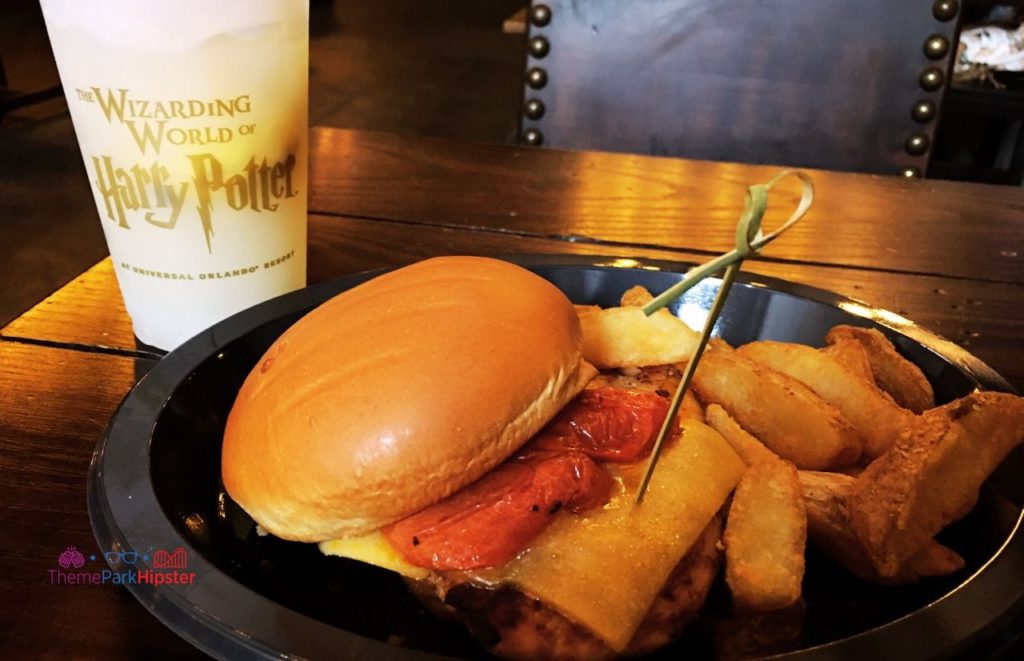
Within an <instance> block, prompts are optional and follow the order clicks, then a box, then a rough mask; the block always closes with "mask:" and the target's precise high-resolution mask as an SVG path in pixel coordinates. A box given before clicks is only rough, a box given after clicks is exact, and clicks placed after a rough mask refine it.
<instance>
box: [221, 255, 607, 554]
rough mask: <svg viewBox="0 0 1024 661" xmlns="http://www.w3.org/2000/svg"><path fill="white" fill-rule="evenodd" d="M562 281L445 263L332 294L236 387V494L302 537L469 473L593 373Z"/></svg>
mask: <svg viewBox="0 0 1024 661" xmlns="http://www.w3.org/2000/svg"><path fill="white" fill-rule="evenodd" d="M580 345H581V338H580V325H579V320H578V319H577V316H576V312H575V310H574V308H573V306H572V304H571V303H570V302H569V300H568V299H567V298H566V297H565V295H564V294H562V292H560V291H559V290H558V289H557V288H556V287H555V286H554V285H552V284H550V283H549V282H547V281H546V280H544V279H542V278H540V277H539V276H537V275H534V274H533V273H530V272H529V271H527V270H525V269H522V268H520V267H518V266H515V265H513V264H509V263H507V262H503V261H499V260H494V259H485V258H480V257H438V258H434V259H429V260H426V261H423V262H419V263H416V264H413V265H411V266H407V267H405V268H402V269H398V270H396V271H392V272H390V273H386V274H384V275H381V276H379V277H377V278H374V279H373V280H370V281H368V282H366V283H364V284H362V285H360V286H358V287H355V288H354V289H351V290H348V291H346V292H343V293H342V294H339V295H338V296H336V297H334V298H332V299H330V300H329V301H327V302H326V303H324V304H323V305H321V306H320V307H318V308H317V309H315V310H313V311H312V312H310V313H309V314H308V315H306V316H305V317H304V318H303V319H301V320H300V321H299V322H298V323H296V324H295V325H294V326H292V327H291V328H290V329H288V330H287V331H286V332H285V333H284V334H283V335H282V336H281V337H280V338H278V340H277V341H276V342H275V343H274V344H273V345H272V346H271V347H270V349H269V350H268V351H267V353H266V354H264V356H263V357H262V358H261V359H260V360H259V362H258V363H257V364H256V366H255V367H254V368H253V370H252V372H251V373H250V374H249V376H248V378H246V380H245V383H244V384H243V385H242V389H241V391H240V392H239V393H238V398H237V399H236V400H235V404H234V407H233V408H232V409H231V413H230V415H229V416H228V422H227V429H226V430H225V432H224V447H223V456H222V459H223V464H222V472H223V478H224V486H225V488H226V489H227V492H228V494H229V495H230V496H231V497H232V498H233V499H234V500H235V501H236V502H237V503H238V504H239V505H241V507H242V508H243V509H245V511H246V512H248V513H249V515H251V516H252V517H253V519H255V520H256V521H257V522H258V523H259V524H261V525H262V526H263V527H264V528H265V529H266V530H268V531H269V532H271V533H273V534H275V535H277V536H279V537H283V538H285V539H293V540H300V541H307V542H316V541H323V540H328V539H337V538H341V537H345V536H349V535H356V534H361V533H365V532H369V531H372V530H375V529H377V528H379V527H381V526H383V525H385V524H388V523H390V522H392V521H396V520H398V519H401V518H403V517H406V516H408V515H410V514H413V513H415V512H417V511H419V510H420V509H422V508H424V507H427V506H428V505H432V504H434V503H436V502H438V501H439V500H441V499H443V498H445V497H447V496H449V495H450V494H452V493H454V492H455V491H457V490H459V489H461V488H462V487H464V486H466V485H468V484H470V483H471V482H473V481H475V480H476V479H477V478H479V477H481V476H482V475H484V474H485V473H487V472H488V471H489V470H491V469H492V468H493V467H495V466H496V465H497V464H499V463H501V462H502V461H503V460H504V459H506V458H507V457H508V456H509V455H510V454H511V453H513V452H514V451H515V450H516V449H518V448H519V447H520V446H521V445H523V443H525V442H526V441H527V440H528V439H529V438H530V437H531V436H533V435H534V434H535V433H536V432H537V431H539V430H540V428H541V427H542V426H543V425H544V424H545V423H546V422H547V421H548V420H549V419H550V418H552V417H553V416H554V415H555V414H556V413H557V412H558V411H559V410H560V409H561V408H562V407H563V406H564V405H565V404H567V403H568V402H569V400H570V399H572V397H573V396H575V395H576V393H578V392H579V391H580V390H582V388H583V386H584V385H586V382H587V381H589V380H590V378H591V377H593V375H594V374H595V370H594V368H593V367H591V366H590V365H589V364H588V363H586V362H585V361H584V360H583V358H582V355H581V353H580Z"/></svg>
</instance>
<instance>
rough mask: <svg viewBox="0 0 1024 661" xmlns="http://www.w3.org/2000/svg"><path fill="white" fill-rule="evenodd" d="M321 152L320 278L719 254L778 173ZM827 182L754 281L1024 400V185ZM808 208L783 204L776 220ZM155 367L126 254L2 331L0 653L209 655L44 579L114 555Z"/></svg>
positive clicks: (403, 147) (517, 157)
mask: <svg viewBox="0 0 1024 661" xmlns="http://www.w3.org/2000/svg"><path fill="white" fill-rule="evenodd" d="M310 153H311V156H310V158H311V185H310V204H309V207H310V231H309V251H310V252H309V280H310V282H311V283H312V282H320V281H323V280H327V279H330V278H335V277H338V276H342V275H345V274H348V273H353V272H358V271H363V270H366V269H372V268H377V267H383V266H392V265H397V264H404V263H408V262H411V261H414V260H417V259H420V258H423V257H427V256H431V255H438V254H452V253H471V254H486V255H496V254H510V253H569V254H588V255H608V256H620V257H650V258H657V259H667V260H676V261H684V262H685V261H702V260H705V259H707V258H708V256H710V255H714V254H718V253H721V252H724V251H726V250H728V249H729V248H730V247H731V246H732V243H733V239H732V235H733V232H734V227H735V220H736V218H737V216H738V214H739V212H740V210H741V208H742V200H743V193H744V191H745V189H746V187H747V186H748V185H750V184H753V183H758V182H761V181H765V180H767V179H768V178H770V177H771V175H772V174H774V172H775V171H776V170H777V169H776V168H771V167H763V166H748V165H736V164H728V163H711V162H696V161H684V160H676V159H661V158H650V157H640V156H626V155H612V154H603V153H593V152H558V151H551V150H534V149H520V148H513V147H502V146H482V145H472V144H463V143H453V142H445V141H440V140H430V139H412V138H401V137H397V136H392V135H383V134H372V133H359V132H352V131H341V130H336V129H326V128H320V129H314V130H313V132H312V135H311V149H310ZM811 175H812V177H813V178H814V182H815V186H816V189H817V196H816V202H815V204H814V207H813V209H812V211H811V212H810V214H809V216H808V218H807V219H806V220H804V221H803V222H802V223H801V224H799V225H798V226H797V227H795V228H794V229H793V230H792V231H790V232H789V233H787V234H786V235H785V236H784V237H783V238H782V239H780V240H779V241H777V242H776V243H774V244H772V245H771V246H770V247H769V248H768V250H767V255H765V256H764V257H763V258H761V259H758V260H757V261H753V262H748V264H747V266H746V270H749V271H752V272H756V273H761V274H765V275H770V276H776V277H780V278H785V279H788V280H792V281H796V282H801V283H805V284H810V285H814V286H817V287H821V288H825V289H831V290H834V291H836V292H839V293H841V294H844V295H847V296H850V297H853V298H857V299H861V300H863V301H866V302H868V303H871V304H873V305H877V306H881V307H883V308H887V309H889V310H891V311H894V312H897V313H899V314H900V315H903V316H905V317H908V318H910V319H913V320H915V321H916V322H918V323H920V324H921V325H923V326H924V327H926V328H928V329H930V330H932V331H934V332H936V333H938V334H940V335H943V336H945V337H946V338H948V339H950V340H952V341H954V342H957V343H959V344H961V345H964V346H966V347H967V348H968V349H969V350H970V351H972V352H973V353H975V354H976V355H977V356H979V357H980V358H981V359H983V360H984V361H986V362H987V363H989V365H991V366H992V367H994V368H995V369H997V370H998V371H999V372H1001V373H1002V374H1003V376H1005V377H1006V378H1007V379H1008V380H1009V381H1010V382H1011V383H1013V384H1014V385H1015V387H1016V388H1018V389H1022V390H1024V348H1022V343H1021V339H1022V338H1024V313H1022V310H1024V191H1021V190H1018V189H1013V188H1002V187H993V186H980V185H973V184H961V183H952V182H940V181H919V180H906V179H901V178H895V177H874V176H864V175H851V174H838V173H832V172H812V173H811ZM796 198H797V195H796V190H795V188H783V189H782V190H781V191H780V192H779V193H778V194H777V195H776V194H773V199H776V200H777V205H778V208H777V209H776V210H775V211H773V212H771V213H770V214H769V216H768V221H767V222H766V227H770V226H772V221H773V220H775V221H776V222H777V221H778V219H779V218H780V214H782V213H788V210H789V209H790V208H791V207H792V205H793V204H794V203H795V200H796ZM82 203H88V201H82ZM43 220H45V219H40V221H43ZM158 359H159V354H157V353H154V352H152V351H148V350H144V349H140V348H138V347H137V345H136V342H135V340H134V338H133V336H132V332H131V326H130V322H129V319H128V317H127V316H126V314H125V311H124V308H123V307H122V305H121V298H120V293H119V291H118V289H117V285H116V282H115V280H114V275H113V271H112V268H111V264H110V261H109V260H104V261H102V262H100V263H99V264H97V265H95V266H94V267H93V268H91V269H89V270H88V271H86V272H85V273H83V274H82V275H81V276H80V277H79V278H77V279H76V280H74V281H73V282H71V283H69V284H68V285H66V286H65V287H63V288H61V289H60V290H58V291H57V292H55V293H54V294H53V295H51V296H50V297H49V298H47V299H46V300H44V301H42V302H40V303H39V304H38V305H36V306H35V307H34V308H32V309H31V310H29V311H28V312H26V313H25V314H23V315H22V316H21V317H19V318H18V319H15V320H14V321H13V322H11V323H10V324H9V325H8V326H6V327H5V328H3V329H2V331H0V493H2V494H3V495H2V498H0V532H2V534H3V538H4V541H3V544H2V547H0V548H2V562H3V568H4V569H3V577H2V580H0V622H2V623H3V624H2V626H0V654H2V655H3V656H4V657H6V658H25V657H38V656H40V655H42V656H44V657H52V658H72V657H76V658H77V657H82V658H129V657H145V658H155V657H175V658H180V657H188V656H198V652H196V651H195V650H193V649H192V648H191V647H190V646H189V645H188V644H186V643H184V642H183V641H181V640H180V639H178V638H177V637H176V636H175V635H174V634H172V633H171V632H170V631H168V630H166V629H164V628H163V627H162V626H161V625H160V624H159V623H158V622H157V621H156V620H155V619H154V618H153V617H151V616H150V615H149V614H148V613H147V612H146V611H145V610H143V608H142V607H141V606H139V605H138V604H137V603H136V602H135V601H134V599H133V598H132V597H131V596H130V595H129V594H128V593H127V592H126V591H125V590H123V589H121V588H118V587H114V586H109V585H108V586H68V585H64V586H58V585H51V584H50V582H49V578H48V573H47V570H48V569H50V568H53V567H55V566H56V564H55V563H56V560H57V556H58V555H59V554H60V553H61V552H62V551H63V550H64V549H65V548H66V547H67V546H68V545H72V544H73V545H75V546H77V547H78V548H79V549H81V550H82V551H83V552H85V553H87V554H88V553H96V552H98V549H96V543H95V541H94V540H93V537H92V533H91V531H90V528H89V523H88V519H87V515H86V506H85V479H86V469H87V466H88V463H89V459H90V455H91V454H92V451H93V449H94V447H95V445H96V442H97V441H98V440H99V438H100V436H101V434H102V432H103V429H104V426H105V425H106V423H107V420H108V419H109V418H110V416H111V414H112V413H113V412H114V410H115V408H116V407H117V404H118V402H119V401H120V400H121V398H122V397H124V395H125V394H126V393H127V392H128V391H129V389H130V388H131V387H132V385H133V384H134V383H135V381H136V379H137V378H138V375H139V374H141V373H144V372H145V370H147V369H148V368H149V367H151V366H152V365H153V363H154V361H156V360H158Z"/></svg>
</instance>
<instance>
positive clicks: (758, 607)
mask: <svg viewBox="0 0 1024 661" xmlns="http://www.w3.org/2000/svg"><path fill="white" fill-rule="evenodd" d="M722 539H723V542H724V543H725V581H726V583H727V584H728V585H729V591H730V592H731V593H732V598H733V604H734V606H735V607H736V609H737V610H738V611H742V612H764V611H773V610H778V609H780V608H785V607H787V606H791V605H793V604H795V603H796V602H797V600H799V599H800V588H801V584H802V583H803V578H804V547H805V546H806V544H807V514H806V512H805V511H804V503H803V497H802V495H801V491H800V480H799V478H798V477H797V471H796V468H795V467H794V466H793V464H791V463H789V462H788V461H781V460H777V461H765V462H761V463H757V464H754V465H753V466H750V467H749V468H747V470H746V471H745V472H744V473H743V477H742V478H740V482H739V484H738V485H736V491H735V492H734V493H733V497H732V505H730V506H729V518H728V520H727V521H726V524H725V535H724V537H723V538H722Z"/></svg>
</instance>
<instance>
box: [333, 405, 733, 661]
mask: <svg viewBox="0 0 1024 661" xmlns="http://www.w3.org/2000/svg"><path fill="white" fill-rule="evenodd" d="M680 427H681V428H682V437H681V438H680V439H679V440H678V441H676V442H675V443H674V444H673V445H671V446H669V447H667V448H665V451H664V452H663V453H662V455H661V459H660V460H659V462H658V468H657V470H655V472H654V477H653V479H652V480H651V483H650V485H649V486H648V491H647V494H646V495H645V496H644V501H643V503H642V504H641V505H639V506H637V505H635V504H634V498H635V495H636V489H637V486H638V485H639V483H640V479H641V477H642V475H643V470H644V468H645V463H646V462H641V463H640V464H636V465H633V466H626V467H616V466H614V465H611V464H609V465H606V468H608V469H609V470H613V471H616V478H617V481H618V483H619V485H620V489H619V491H618V493H616V494H615V495H614V496H613V497H612V499H611V501H610V502H609V503H608V504H607V505H606V506H605V507H603V508H601V509H597V510H591V511H589V512H584V513H583V514H581V515H562V516H559V517H557V518H556V519H555V521H554V522H553V523H552V524H551V527H549V528H548V529H547V530H546V531H545V532H544V533H543V534H542V535H541V536H540V537H538V538H537V539H536V540H535V541H534V543H533V544H532V546H531V547H530V548H529V549H528V550H526V551H524V552H523V553H521V554H520V555H519V556H518V557H517V558H516V559H514V560H512V561H511V562H509V563H507V564H506V565H504V566H503V567H496V568H494V569H488V570H481V571H477V572H467V574H468V576H470V577H473V578H476V579H477V580H480V581H482V582H486V583H491V584H499V583H505V584H509V583H510V584H512V585H515V586H516V587H518V588H519V589H521V590H522V591H524V592H526V593H529V594H531V595H532V596H534V597H537V598H539V599H541V600H542V601H544V602H545V603H546V604H547V605H548V606H551V607H552V608H555V609H556V610H558V611H560V612H561V613H562V614H564V615H566V616H568V617H569V618H570V619H573V620H575V621H576V622H578V623H579V624H581V625H583V626H585V627H587V628H589V629H590V630H591V631H592V632H593V633H594V634H595V635H597V636H599V637H600V638H602V639H603V640H604V641H605V642H606V643H607V644H608V645H609V647H611V648H612V649H613V650H615V651H622V650H623V649H625V648H626V646H627V645H628V644H629V641H630V640H631V639H632V638H633V634H634V633H635V632H636V629H637V627H638V626H639V625H640V622H641V621H642V620H643V618H644V616H645V615H646V614H647V611H648V609H649V608H650V607H651V604H652V603H653V602H654V598H655V597H656V596H657V594H658V591H659V590H660V589H661V588H662V586H664V584H665V581H666V580H667V579H668V576H669V574H670V573H671V572H672V570H673V569H674V568H675V566H676V564H678V562H679V560H680V559H682V557H683V556H684V555H685V554H686V552H687V551H688V550H689V549H690V547H691V546H693V544H694V542H696V540H697V537H698V536H699V535H700V533H701V532H702V531H703V530H704V527H705V526H706V525H707V524H708V522H709V521H711V517H713V516H714V515H715V513H716V512H718V510H719V509H720V508H721V507H722V505H723V504H724V503H725V499H726V498H727V497H728V496H729V494H730V493H731V492H732V490H733V488H734V487H735V486H736V483H737V482H739V479H740V475H741V474H742V473H743V470H744V464H743V462H742V461H741V460H740V458H739V457H738V456H737V455H736V453H735V452H734V451H733V449H732V448H731V447H730V446H729V444H728V443H727V442H726V441H725V439H723V438H722V437H721V436H720V435H719V434H718V432H716V431H715V430H714V429H712V428H711V427H708V426H706V425H704V424H702V423H700V422H698V421H696V420H684V421H683V422H682V423H681V424H680ZM320 550H321V551H322V552H324V553H326V554H328V555H338V556H342V557H346V558H351V559H353V560H360V561H362V562H366V563H369V564H372V565H376V566H378V567H383V568H385V569H390V570H392V571H395V572H398V573H399V574H402V575H403V576H408V577H410V578H423V577H425V576H427V575H428V574H429V573H430V571H429V570H427V569H422V568H420V567H416V566H414V565H411V564H409V563H408V562H406V561H405V560H404V559H403V558H402V556H401V555H399V553H398V552H397V551H395V550H394V548H393V547H392V546H391V545H390V544H389V543H388V541H387V539H386V538H385V537H384V535H382V534H381V533H379V532H373V533H370V534H368V535H364V536H361V537H353V538H348V539H340V540H333V541H329V542H322V543H321V544H320Z"/></svg>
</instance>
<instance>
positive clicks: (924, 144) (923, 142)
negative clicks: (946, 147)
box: [903, 133, 930, 156]
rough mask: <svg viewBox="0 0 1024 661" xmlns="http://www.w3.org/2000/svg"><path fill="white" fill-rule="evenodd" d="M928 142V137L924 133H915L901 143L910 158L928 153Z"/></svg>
mask: <svg viewBox="0 0 1024 661" xmlns="http://www.w3.org/2000/svg"><path fill="white" fill-rule="evenodd" d="M929 144H930V141H929V140H928V136H927V135H925V134H924V133H915V134H914V135H912V136H910V137H909V138H907V139H906V141H904V143H903V148H904V149H906V150H907V153H908V154H910V155H911V156H921V155H922V154H924V153H925V152H926V151H928V146H929Z"/></svg>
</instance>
